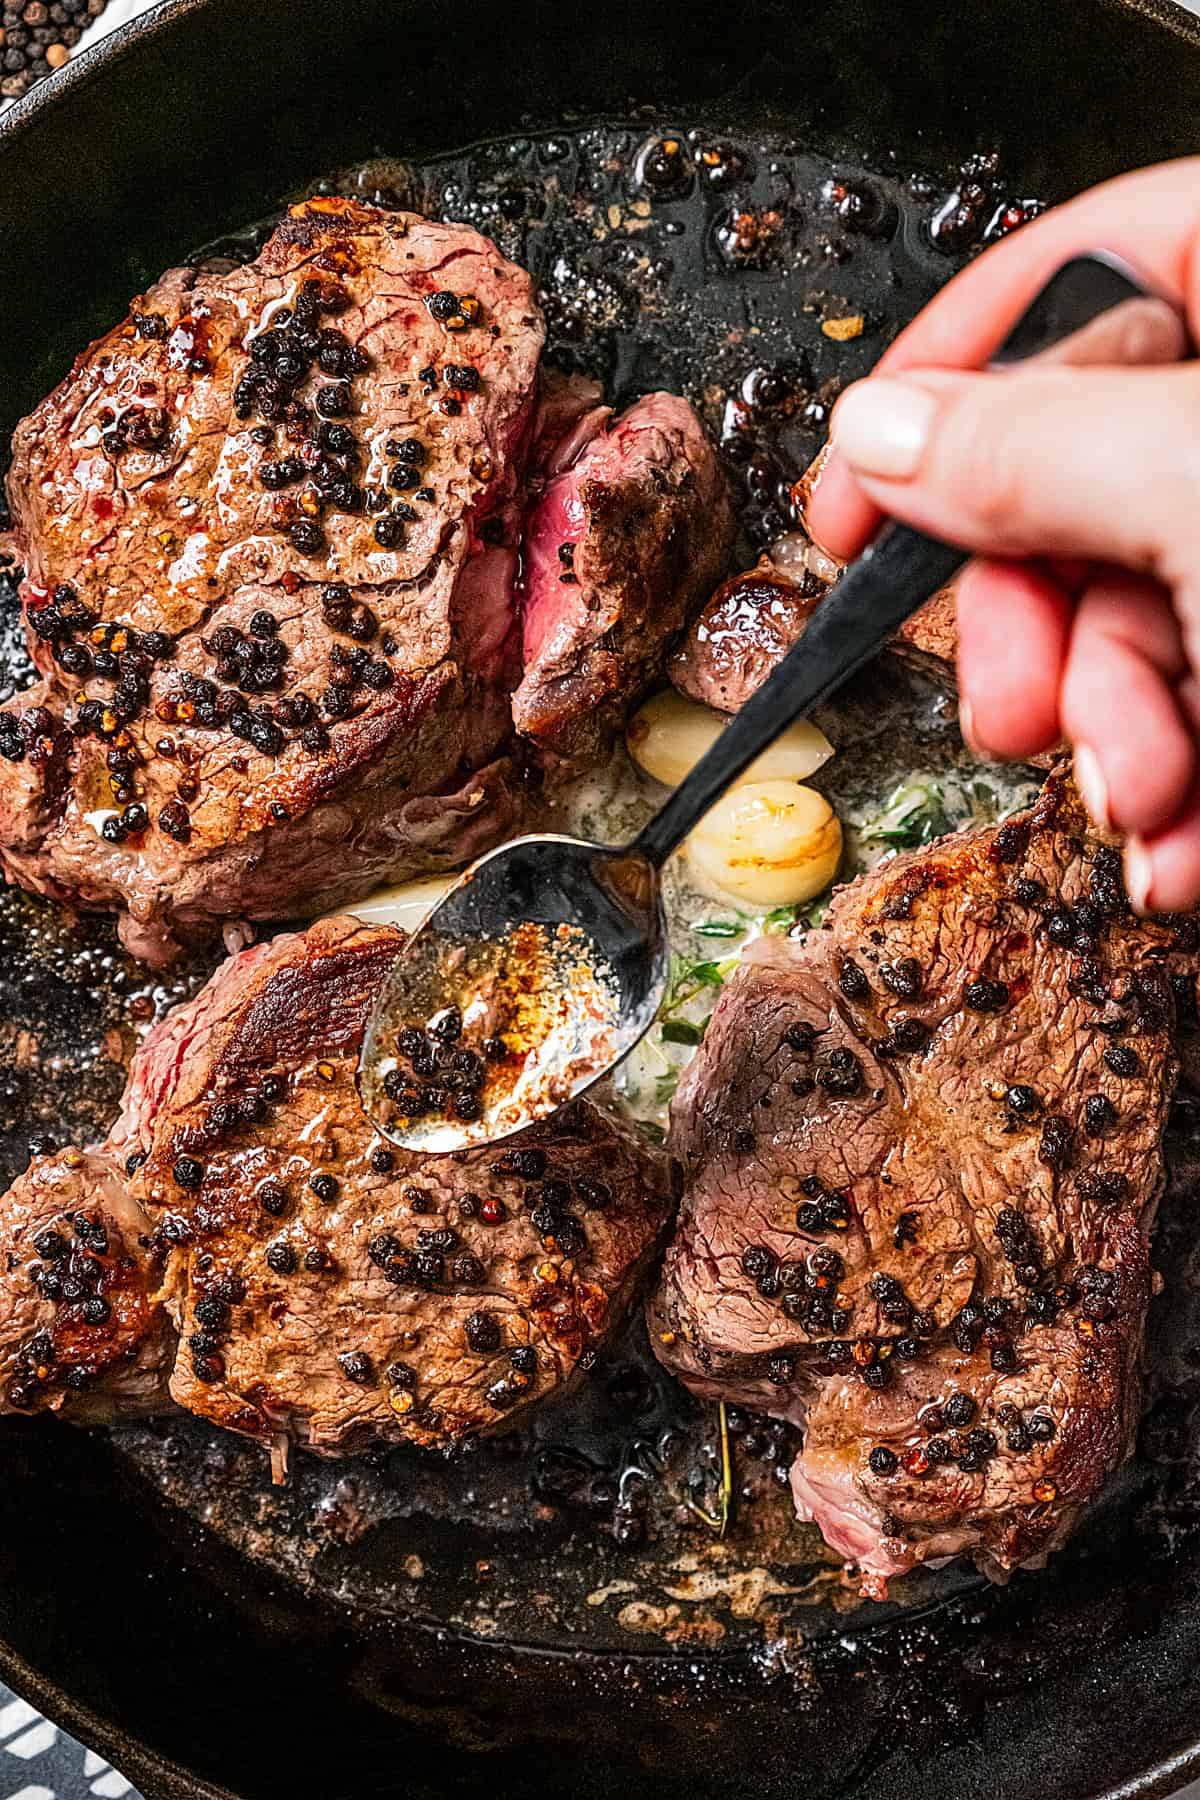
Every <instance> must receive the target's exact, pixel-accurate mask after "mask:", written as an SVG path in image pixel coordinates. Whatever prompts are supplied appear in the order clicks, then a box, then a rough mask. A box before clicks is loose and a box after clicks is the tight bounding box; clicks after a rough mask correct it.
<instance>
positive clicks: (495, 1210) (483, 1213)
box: [479, 1196, 507, 1225]
mask: <svg viewBox="0 0 1200 1800" xmlns="http://www.w3.org/2000/svg"><path fill="white" fill-rule="evenodd" d="M506 1211H507V1208H506V1207H505V1204H504V1202H503V1200H495V1199H492V1198H491V1197H490V1196H489V1197H488V1199H486V1200H485V1201H484V1202H483V1204H482V1205H481V1206H480V1208H479V1216H480V1218H481V1219H482V1220H483V1222H484V1224H485V1225H499V1223H500V1221H501V1219H503V1217H504V1215H505V1212H506Z"/></svg>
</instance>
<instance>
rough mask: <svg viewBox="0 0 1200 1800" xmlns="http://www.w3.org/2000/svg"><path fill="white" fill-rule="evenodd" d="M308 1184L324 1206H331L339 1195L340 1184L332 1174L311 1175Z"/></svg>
mask: <svg viewBox="0 0 1200 1800" xmlns="http://www.w3.org/2000/svg"><path fill="white" fill-rule="evenodd" d="M308 1185H309V1187H310V1188H311V1189H312V1191H313V1193H314V1194H315V1195H316V1196H317V1199H318V1200H319V1201H320V1202H321V1204H322V1205H323V1206H329V1205H331V1204H332V1203H333V1201H335V1200H336V1199H337V1197H338V1184H337V1182H336V1181H335V1179H334V1177H333V1176H332V1175H310V1176H309V1179H308Z"/></svg>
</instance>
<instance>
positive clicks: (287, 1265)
mask: <svg viewBox="0 0 1200 1800" xmlns="http://www.w3.org/2000/svg"><path fill="white" fill-rule="evenodd" d="M267 1267H268V1269H270V1270H271V1271H272V1273H273V1274H275V1275H294V1274H295V1272H296V1252H295V1251H294V1250H293V1249H292V1247H291V1245H290V1244H270V1245H268V1247H267Z"/></svg>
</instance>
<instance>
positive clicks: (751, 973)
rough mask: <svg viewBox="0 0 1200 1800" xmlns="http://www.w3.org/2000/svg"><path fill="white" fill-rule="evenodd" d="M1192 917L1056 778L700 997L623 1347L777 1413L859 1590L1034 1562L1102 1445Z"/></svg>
mask: <svg viewBox="0 0 1200 1800" xmlns="http://www.w3.org/2000/svg"><path fill="white" fill-rule="evenodd" d="M1194 926H1195V922H1194V921H1193V920H1190V919H1189V920H1183V921H1178V922H1174V923H1171V922H1146V921H1142V920H1138V919H1137V918H1135V917H1134V916H1133V914H1132V913H1131V912H1130V911H1129V910H1128V908H1127V905H1126V902H1125V896H1124V892H1123V890H1122V887H1121V881H1120V861H1119V855H1118V852H1117V851H1116V850H1115V849H1114V848H1113V847H1112V846H1111V844H1109V843H1106V842H1103V841H1101V840H1100V839H1098V838H1097V836H1096V835H1095V833H1094V831H1093V830H1092V828H1091V827H1090V825H1089V823H1088V820H1087V818H1086V815H1085V813H1084V811H1083V808H1082V807H1081V806H1080V804H1079V802H1078V800H1077V798H1076V796H1075V794H1074V792H1073V790H1072V789H1071V788H1070V787H1069V786H1068V785H1067V784H1066V783H1064V782H1063V781H1062V780H1061V779H1059V778H1058V777H1055V776H1052V777H1051V778H1050V780H1049V782H1048V784H1047V787H1046V789H1045V791H1044V792H1043V794H1042V795H1041V796H1040V798H1039V800H1038V802H1037V804H1036V805H1035V806H1034V807H1033V808H1032V809H1031V810H1030V811H1029V812H1028V813H1026V814H1024V815H1022V816H1020V817H1017V818H1014V819H1013V820H1010V821H1009V822H1008V823H1006V824H1004V825H1002V826H999V827H989V828H987V829H982V830H976V831H970V832H963V833H959V834H956V835H954V836H952V837H949V838H946V839H944V840H943V841H942V842H941V843H939V844H938V845H936V846H934V847H933V848H932V849H929V850H922V851H919V852H915V853H911V854H908V855H905V856H901V857H897V858H895V859H894V860H893V861H890V862H887V863H885V864H883V865H881V866H880V867H879V868H878V869H876V870H875V871H874V872H873V873H872V874H870V875H868V876H865V877H862V878H860V879H859V880H858V881H855V882H853V883H851V884H850V886H848V887H846V888H844V889H842V890H841V892H840V893H839V894H838V895H837V896H836V897H835V899H834V902H833V905H832V906H831V908H830V911H829V913H828V915H827V919H826V922H825V926H824V927H823V928H822V929H821V930H819V931H814V932H810V933H809V934H808V935H807V936H806V937H804V938H801V939H797V940H788V939H780V938H766V939H761V940H760V941H759V942H757V943H755V944H753V945H752V946H750V948H749V949H748V950H747V952H746V954H745V956H744V958H743V961H742V965H741V967H740V969H739V970H738V971H737V972H736V973H735V975H734V976H733V978H732V980H731V981H730V983H729V985H728V986H727V988H726V989H725V991H724V993H723V994H722V996H721V999H720V1001H719V1003H718V1005H717V1008H716V1011H715V1012H714V1014H713V1018H712V1022H711V1024H710V1026H709V1028H708V1031H707V1033H706V1035H705V1039H704V1042H703V1045H702V1046H701V1048H700V1050H699V1052H698V1053H697V1056H696V1058H695V1060H694V1061H693V1063H692V1065H691V1066H690V1068H689V1070H688V1071H687V1073H686V1075H685V1077H684V1080H683V1082H682V1083H681V1085H680V1089H679V1093H678V1096H677V1098H676V1100H675V1103H674V1106H673V1109H672V1145H673V1148H674V1149H675V1151H676V1152H677V1154H678V1155H679V1156H680V1157H681V1159H682V1161H683V1164H684V1170H685V1182H686V1188H685V1199H684V1207H683V1212H682V1216H681V1219H680V1223H679V1225H678V1228H677V1231H676V1235H675V1238H674V1240H673V1242H672V1243H671V1245H670V1247H669V1249H668V1251H667V1256H666V1262H665V1267H664V1272H663V1277H662V1281H661V1285H660V1287H659V1288H658V1291H657V1292H656V1294H655V1296H654V1298H653V1300H652V1303H651V1337H652V1341H653V1342H654V1345H655V1348H656V1350H657V1352H658V1354H659V1356H660V1357H661V1358H662V1360H663V1361H664V1362H665V1363H666V1364H667V1366H668V1367H669V1368H672V1369H673V1370H675V1371H676V1372H677V1373H679V1374H680V1375H681V1376H682V1378H683V1379H684V1380H685V1381H686V1382H687V1383H688V1384H689V1385H690V1386H692V1387H694V1388H695V1389H697V1390H698V1391H700V1392H703V1393H707V1394H710V1395H716V1396H724V1397H727V1398H739V1399H742V1400H745V1401H747V1402H750V1403H752V1404H754V1405H756V1406H758V1407H761V1408H763V1409H765V1410H769V1411H772V1412H776V1413H780V1414H783V1415H786V1416H787V1417H789V1418H791V1419H792V1420H793V1421H794V1422H796V1423H798V1424H800V1423H802V1424H803V1425H804V1427H805V1433H806V1436H805V1444H804V1449H803V1452H802V1454H801V1456H800V1457H799V1459H798V1461H797V1463H796V1465H795V1468H794V1471H793V1477H792V1479H793V1487H794V1491H795V1495H796V1499H797V1504H798V1506H799V1508H800V1511H801V1513H802V1515H803V1516H805V1517H807V1518H812V1519H815V1520H816V1522H817V1523H818V1524H819V1525H820V1527H821V1529H822V1531H823V1533H824V1534H825V1537H826V1539H827V1541H828V1542H829V1543H830V1544H831V1545H832V1546H833V1547H834V1548H835V1549H837V1550H839V1551H841V1552H842V1553H843V1554H844V1555H845V1556H847V1557H848V1558H849V1559H851V1560H852V1561H854V1562H855V1563H857V1564H858V1566H859V1568H860V1570H861V1571H862V1574H863V1577H864V1585H865V1587H866V1589H867V1591H868V1592H873V1593H876V1594H882V1593H883V1591H884V1590H885V1585H886V1581H887V1578H888V1577H889V1576H890V1575H893V1574H896V1573H899V1572H901V1571H903V1570H905V1569H908V1568H910V1567H911V1566H912V1565H913V1564H914V1563H916V1562H920V1561H925V1560H936V1559H939V1558H943V1557H947V1556H951V1555H954V1554H957V1553H958V1552H964V1551H965V1552H967V1553H968V1554H970V1555H972V1556H973V1557H974V1558H975V1559H976V1561H977V1562H978V1563H979V1564H980V1566H981V1567H983V1568H984V1569H986V1570H987V1571H988V1572H989V1573H991V1574H993V1575H1000V1576H1002V1575H1003V1574H1004V1573H1005V1572H1006V1571H1008V1570H1010V1569H1012V1568H1014V1567H1015V1566H1017V1565H1018V1564H1023V1563H1028V1562H1031V1561H1037V1560H1039V1559H1041V1558H1042V1557H1043V1556H1044V1555H1045V1553H1046V1552H1047V1551H1048V1550H1050V1549H1052V1548H1054V1547H1055V1546H1056V1545H1057V1544H1058V1543H1060V1542H1061V1541H1062V1539H1063V1538H1064V1537H1065V1536H1066V1535H1067V1534H1068V1533H1069V1531H1070V1529H1071V1527H1072V1525H1073V1524H1074V1522H1075V1520H1076V1518H1077V1516H1078V1514H1079V1512H1080V1509H1081V1508H1082V1507H1083V1505H1084V1504H1085V1503H1086V1502H1087V1501H1088V1500H1090V1499H1091V1498H1092V1497H1093V1496H1094V1495H1095V1494H1096V1493H1097V1492H1098V1491H1099V1489H1100V1488H1101V1487H1102V1485H1103V1484H1104V1482H1105V1480H1106V1479H1107V1478H1108V1477H1109V1476H1110V1475H1111V1474H1112V1472H1113V1470H1114V1469H1115V1468H1117V1466H1118V1465H1119V1464H1120V1463H1121V1462H1122V1461H1123V1460H1124V1458H1125V1457H1126V1456H1127V1455H1128V1453H1129V1450H1130V1447H1131V1443H1132V1437H1133V1432H1134V1427H1135V1424H1136V1420H1137V1416H1138V1409H1139V1399H1140V1395H1139V1381H1138V1365H1139V1359H1140V1355H1141V1346H1142V1337H1143V1327H1144V1321H1145V1312H1146V1305H1147V1301H1148V1298H1149V1295H1150V1291H1151V1279H1152V1278H1151V1272H1150V1265H1149V1256H1148V1238H1149V1232H1150V1229H1151V1225H1152V1222H1153V1216H1154V1211H1155V1207H1156V1204H1157V1201H1158V1196H1159V1191H1160V1189H1161V1186H1162V1181H1163V1167H1162V1151H1161V1138H1162V1131H1163V1126H1164V1122H1165V1117H1166V1111H1167V1108H1168V1105H1169V1102H1170V1099H1171V1095H1172V1091H1173V1089H1174V1085H1175V1080H1176V1070H1177V1059H1176V1051H1175V1045H1174V1041H1173V1038H1174V1030H1175V1021H1174V1010H1173V1001H1174V991H1173V984H1178V986H1179V988H1180V991H1181V992H1182V993H1183V995H1184V998H1185V999H1190V994H1191V990H1192V986H1193V984H1194V979H1195V971H1196V964H1197V956H1196V932H1195V929H1194Z"/></svg>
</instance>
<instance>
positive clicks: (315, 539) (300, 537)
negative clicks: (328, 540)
mask: <svg viewBox="0 0 1200 1800" xmlns="http://www.w3.org/2000/svg"><path fill="white" fill-rule="evenodd" d="M288 541H289V542H290V544H291V546H292V549H293V550H295V551H296V553H297V554H298V555H299V556H316V555H318V553H319V552H320V551H322V550H323V549H324V548H325V533H324V532H323V531H322V530H321V527H320V526H319V525H318V524H317V522H316V520H315V519H297V520H296V521H295V523H294V524H292V525H289V526H288Z"/></svg>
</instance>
